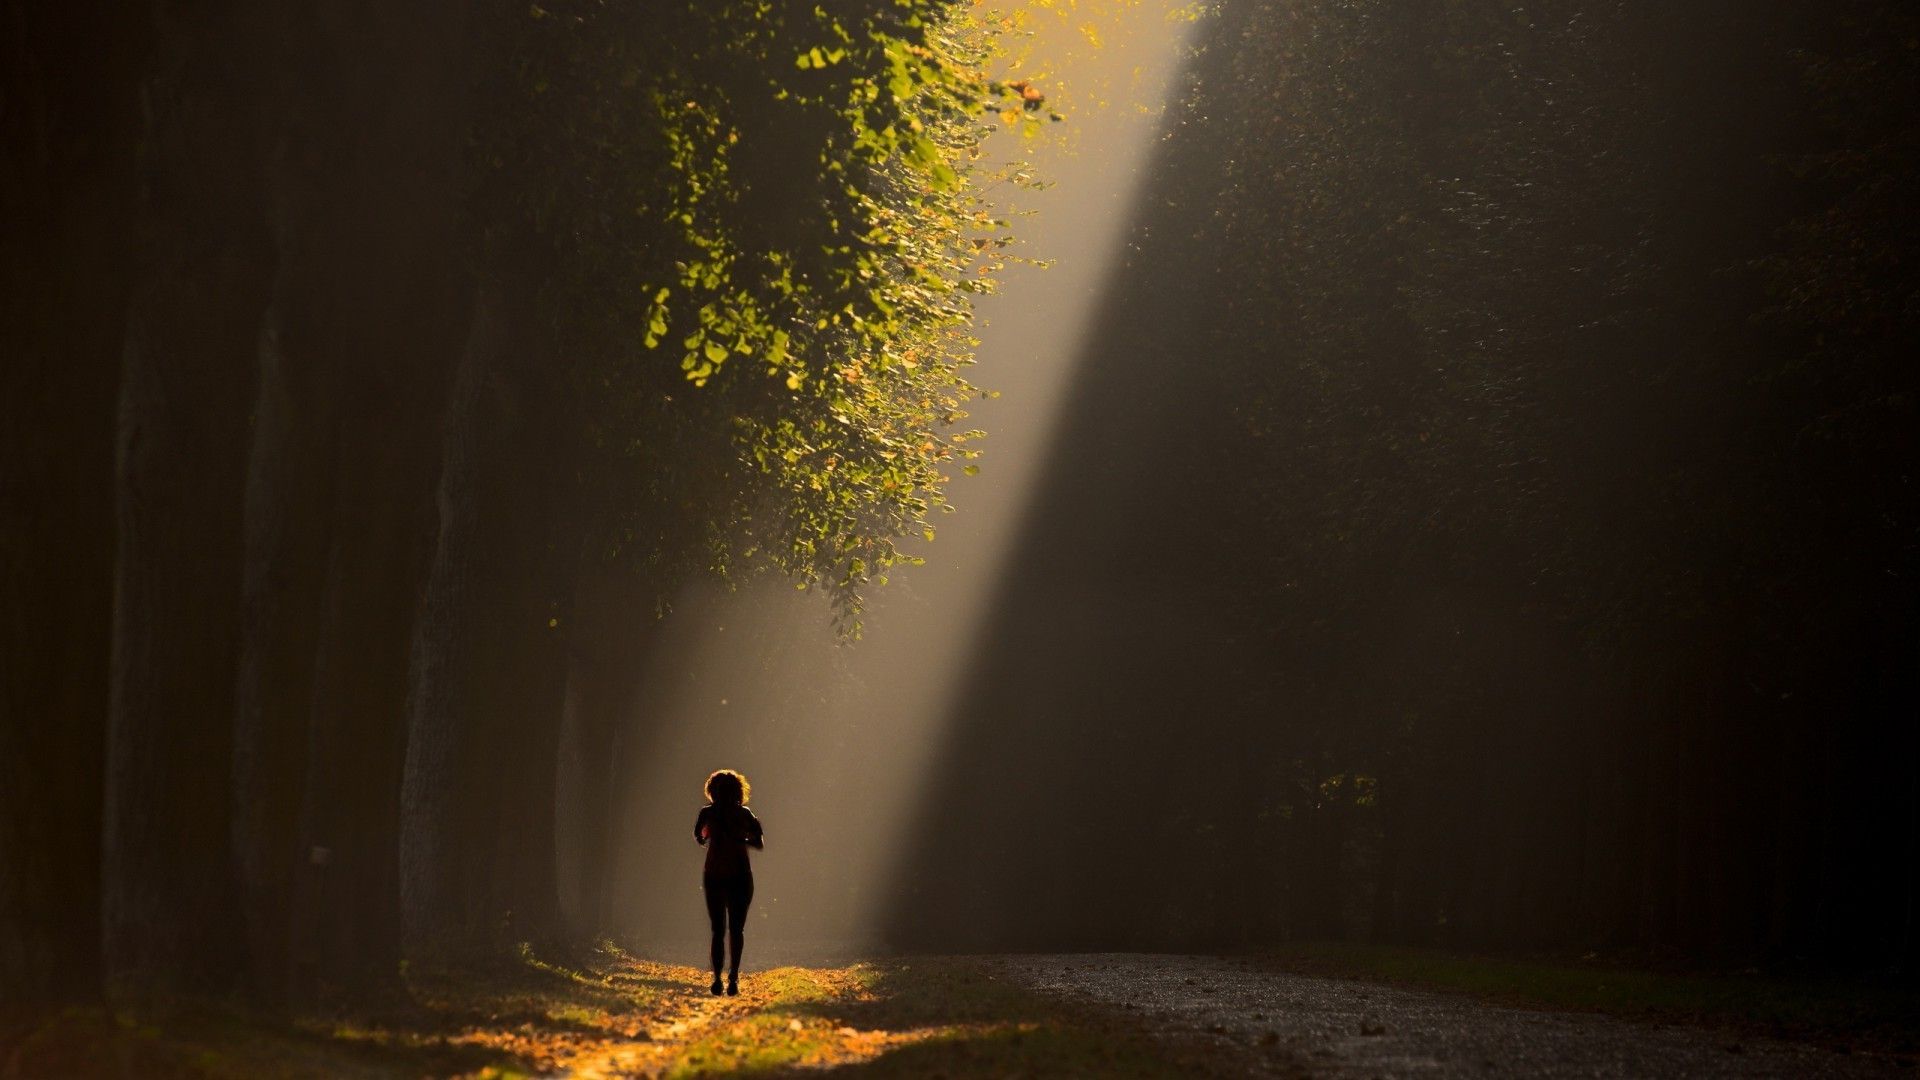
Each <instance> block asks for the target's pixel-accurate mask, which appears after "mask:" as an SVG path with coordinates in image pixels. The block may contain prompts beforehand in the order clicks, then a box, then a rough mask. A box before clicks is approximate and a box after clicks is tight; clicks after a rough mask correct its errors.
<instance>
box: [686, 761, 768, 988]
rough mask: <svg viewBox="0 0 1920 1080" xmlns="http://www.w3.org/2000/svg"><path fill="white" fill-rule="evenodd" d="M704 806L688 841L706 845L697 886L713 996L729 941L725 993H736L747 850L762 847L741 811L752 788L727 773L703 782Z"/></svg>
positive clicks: (756, 828)
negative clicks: (708, 939) (707, 925)
mask: <svg viewBox="0 0 1920 1080" xmlns="http://www.w3.org/2000/svg"><path fill="white" fill-rule="evenodd" d="M705 790H706V793H707V805H706V806H704V807H702V808H701V809H700V816H699V817H698V818H696V819H695V820H694V823H693V838H694V839H695V840H697V841H699V842H700V843H702V844H704V845H706V848H707V867H706V871H705V873H703V874H702V875H701V877H700V884H701V886H702V888H703V889H705V891H706V894H707V919H708V920H709V921H710V922H712V924H713V992H714V993H716V994H717V993H719V992H720V962H721V961H722V960H725V959H726V949H725V943H726V941H727V939H728V938H731V939H732V941H733V966H732V967H731V968H729V969H728V971H727V993H729V994H738V993H739V992H740V947H741V945H743V944H745V941H746V936H747V905H749V904H751V903H753V867H752V866H751V865H749V864H748V862H747V848H748V847H757V848H763V849H764V848H765V847H766V846H767V845H766V841H765V838H764V836H763V834H762V833H761V830H760V819H759V818H756V817H754V816H753V811H751V810H749V809H747V796H748V795H749V794H751V793H752V792H753V785H751V784H749V783H747V778H746V777H744V776H742V775H740V774H739V773H737V772H734V771H733V770H732V769H721V770H720V771H718V772H716V773H714V774H713V775H712V776H709V777H707V784H706V789H705Z"/></svg>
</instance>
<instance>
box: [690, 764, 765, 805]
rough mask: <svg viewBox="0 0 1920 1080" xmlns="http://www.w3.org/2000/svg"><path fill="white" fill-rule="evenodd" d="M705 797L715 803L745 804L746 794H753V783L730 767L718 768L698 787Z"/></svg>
mask: <svg viewBox="0 0 1920 1080" xmlns="http://www.w3.org/2000/svg"><path fill="white" fill-rule="evenodd" d="M700 790H702V791H704V792H706V793H707V798H708V799H710V800H711V801H713V802H716V803H736V804H738V805H740V806H745V805H746V804H747V796H749V795H751V794H753V785H752V784H749V783H747V778H746V777H745V776H743V775H741V774H740V773H737V772H734V771H733V770H732V769H720V770H717V771H715V772H714V774H713V775H711V776H709V777H707V782H706V784H705V785H704V786H703V787H702V788H701V789H700Z"/></svg>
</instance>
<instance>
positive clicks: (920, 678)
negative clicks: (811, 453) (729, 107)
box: [610, 0, 1191, 967]
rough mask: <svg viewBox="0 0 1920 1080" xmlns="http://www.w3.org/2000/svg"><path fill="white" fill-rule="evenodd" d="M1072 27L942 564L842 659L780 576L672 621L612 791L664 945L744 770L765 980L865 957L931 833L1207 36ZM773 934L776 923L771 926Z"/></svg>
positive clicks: (1045, 35) (692, 943) (812, 605)
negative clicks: (1061, 114)
mask: <svg viewBox="0 0 1920 1080" xmlns="http://www.w3.org/2000/svg"><path fill="white" fill-rule="evenodd" d="M1108 6H1109V7H1110V8H1115V9H1119V10H1112V11H1109V12H1107V13H1105V14H1102V15H1100V16H1099V17H1098V18H1097V20H1096V19H1094V18H1093V17H1092V16H1090V15H1089V14H1087V12H1088V11H1089V7H1088V6H1086V5H1082V6H1081V8H1080V14H1079V15H1078V16H1077V17H1076V18H1077V21H1071V20H1068V19H1067V18H1065V17H1064V16H1062V15H1061V14H1060V13H1059V12H1057V11H1054V12H1050V11H1048V10H1046V9H1047V5H1013V6H1011V7H1009V9H1008V10H1009V11H1013V12H1019V11H1022V10H1025V11H1026V12H1027V15H1028V16H1030V17H1031V25H1032V26H1033V28H1034V30H1035V36H1034V37H1033V39H1032V47H1031V50H1030V52H1029V54H1028V56H1027V57H1026V58H1025V61H1024V62H1023V64H1022V66H1021V70H1020V71H1019V74H1021V75H1025V76H1034V77H1036V79H1037V81H1039V82H1040V83H1041V85H1044V86H1051V87H1054V88H1061V87H1064V89H1063V90H1062V92H1060V93H1059V94H1058V96H1057V98H1056V100H1060V101H1062V102H1063V103H1064V106H1065V108H1067V109H1068V110H1069V119H1068V125H1069V128H1070V130H1069V132H1068V135H1067V137H1066V138H1064V139H1061V140H1058V141H1047V140H1040V141H1034V142H1027V143H1022V142H1021V141H1020V140H1019V139H1017V138H1014V137H1012V136H1000V137H997V138H996V139H995V140H994V142H995V143H998V144H1002V145H994V144H991V143H990V144H989V150H991V151H995V152H998V153H1002V154H1005V155H1006V156H1007V157H1009V158H1025V159H1027V160H1030V161H1031V162H1032V163H1033V165H1034V166H1035V171H1036V172H1037V173H1038V174H1039V175H1040V176H1041V177H1043V178H1045V179H1046V180H1047V181H1049V182H1050V183H1051V184H1052V186H1051V187H1050V188H1048V189H1047V190H1044V191H1038V192H1034V191H1021V190H1017V189H1011V188H1007V189H1001V190H996V191H995V192H994V197H995V198H996V200H997V206H996V209H997V210H998V212H999V213H1000V214H1001V215H1003V216H1013V215H1019V214H1024V213H1026V212H1029V211H1031V212H1032V214H1031V216H1021V217H1018V218H1017V220H1016V226H1017V227H1016V232H1017V233H1018V234H1019V235H1020V236H1021V237H1022V238H1023V239H1024V240H1025V241H1026V242H1027V248H1026V252H1027V253H1028V254H1029V255H1032V256H1034V257H1039V258H1044V259H1047V260H1050V261H1052V263H1053V265H1052V266H1051V267H1050V268H1048V269H1045V270H1041V269H1037V268H1033V267H1022V266H1016V267H1014V268H1012V269H1011V271H1010V272H1009V273H1008V274H1007V276H1006V283H1005V288H1004V289H1003V291H1002V292H1001V293H1000V295H998V296H994V297H989V298H987V299H985V300H984V301H983V302H982V304H981V305H980V310H981V314H982V316H983V318H984V319H985V327H984V329H983V330H982V332H981V333H980V338H981V346H980V349H979V353H978V356H979V366H978V367H977V368H976V369H975V376H976V378H975V381H977V382H979V383H981V384H982V385H984V386H986V387H989V388H991V389H994V390H998V391H1000V392H1001V393H1002V396H1001V397H1000V398H999V399H998V400H993V401H983V402H980V403H979V405H978V407H977V408H976V409H975V411H974V418H973V420H972V421H970V423H972V422H977V423H978V425H979V426H980V427H983V428H985V429H987V431H988V432H989V433H990V436H991V437H990V439H989V440H988V443H987V448H988V457H987V458H986V459H984V460H983V462H982V465H983V469H982V474H981V475H980V476H979V477H977V478H973V479H969V480H961V481H959V482H958V483H957V486H956V488H955V490H954V502H955V503H956V505H957V506H958V507H959V512H958V513H957V514H955V515H954V516H952V517H949V518H946V519H943V520H942V522H941V523H940V525H941V529H940V538H939V540H938V541H937V542H936V543H934V544H932V545H929V546H928V548H927V549H926V551H925V552H924V553H925V554H926V556H927V558H928V564H927V565H926V566H924V567H920V568H917V569H915V570H912V571H910V572H907V573H902V574H898V575H896V577H895V581H894V583H893V584H892V585H890V586H888V587H887V588H885V589H882V590H879V595H878V596H877V597H876V603H875V606H874V609H873V611H872V612H871V613H870V615H869V617H868V619H867V636H866V639H865V640H863V641H862V642H861V643H860V644H859V645H857V646H855V647H852V648H841V647H836V646H835V645H834V643H833V641H832V637H831V634H830V631H829V630H828V629H827V627H826V619H825V615H824V613H823V611H822V610H821V607H820V603H819V601H818V600H817V599H816V598H814V597H812V596H811V595H808V594H800V593H796V592H795V591H794V590H793V589H792V587H791V586H790V585H787V584H785V583H781V582H767V583H764V584H761V585H757V586H755V587H752V588H748V589H744V590H742V591H741V592H739V593H734V594H729V593H726V592H724V591H722V590H719V589H715V588H704V589H696V590H692V591H691V592H689V594H688V595H687V596H685V597H683V598H682V600H681V602H680V604H679V605H678V607H677V610H676V613H675V615H674V616H673V618H672V619H670V620H669V621H668V623H667V624H665V625H664V626H663V627H662V630H661V634H662V637H663V640H662V641H661V643H660V645H659V647H657V648H655V649H654V650H653V651H652V652H651V654H650V658H649V661H648V670H647V671H646V672H644V673H643V678H642V689H641V692H640V699H639V700H638V701H636V703H635V708H636V710H637V715H639V716H641V717H644V718H645V721H646V722H645V723H643V724H641V725H639V726H638V730H641V731H644V732H647V733H650V734H648V735H647V736H645V737H646V738H647V739H648V740H649V741H646V742H643V743H635V742H633V741H632V740H629V741H628V743H627V744H626V745H625V746H623V747H622V749H621V751H620V754H619V758H620V762H621V764H622V768H620V770H619V772H618V775H617V777H616V781H615V782H616V784H617V785H620V786H621V788H622V789H623V797H624V798H625V800H626V805H627V811H626V814H625V816H624V819H623V820H622V821H621V823H620V828H619V830H618V832H617V834H616V837H615V843H616V851H615V854H614V858H615V860H616V872H615V875H614V881H613V884H612V888H611V890H610V896H611V898H612V904H613V908H614V911H613V924H614V926H615V927H616V928H617V929H619V930H621V931H622V932H623V936H625V937H627V938H629V939H631V940H634V941H635V942H637V943H639V944H641V945H643V946H645V947H648V948H650V949H652V950H655V951H672V952H675V953H678V952H680V951H683V950H691V952H690V955H692V956H701V955H704V942H705V935H706V929H705V918H706V916H705V912H704V910H703V908H702V906H701V903H700V898H699V865H700V863H699V855H700V853H699V849H698V848H696V847H695V846H694V844H693V843H692V842H691V829H692V824H693V818H694V815H695V813H696V811H697V810H698V808H699V805H700V799H699V795H698V789H699V784H700V781H701V780H702V779H703V778H704V777H705V776H706V774H707V773H708V772H709V771H710V770H712V769H715V768H719V767H722V766H727V767H733V768H738V769H740V770H742V771H743V772H745V773H746V774H747V775H748V776H749V777H750V778H751V779H752V780H753V782H754V790H755V795H754V807H755V810H756V811H757V812H758V813H759V814H760V816H761V817H762V819H763V820H764V821H765V822H766V825H767V828H768V841H767V850H766V851H765V852H764V853H762V854H759V855H756V856H755V859H756V863H757V866H758V872H757V876H758V877H759V878H760V888H759V892H758V894H757V896H756V899H755V902H754V908H753V919H752V922H751V925H750V927H749V940H748V946H747V960H748V966H749V967H760V966H765V965H767V964H770V963H775V962H780V961H783V960H785V959H789V958H796V957H808V958H818V957H821V956H822V955H823V954H827V953H835V952H853V951H858V950H860V949H862V948H864V947H870V946H871V945H872V944H873V941H872V933H873V931H872V929H871V928H872V927H873V924H874V920H875V919H876V918H877V916H878V914H879V912H880V911H881V910H882V909H883V908H884V906H885V902H886V898H887V890H888V888H889V887H890V884H891V883H892V881H893V878H894V874H895V872H896V866H897V865H898V864H899V861H900V860H899V855H900V853H901V852H902V851H903V850H905V847H906V846H907V845H910V844H911V843H912V842H913V838H912V837H911V836H908V835H906V834H905V833H906V830H907V829H908V828H909V827H910V825H911V823H912V822H914V821H916V820H918V818H917V816H916V815H917V814H918V812H919V809H920V807H919V798H918V789H919V788H920V786H921V785H922V783H923V782H924V781H925V779H926V777H927V776H928V773H929V771H930V769H931V767H932V766H933V765H934V762H933V761H932V760H931V759H932V755H933V754H935V753H936V752H937V751H938V748H939V747H940V746H942V745H943V744H944V741H945V739H946V733H947V729H948V727H949V724H950V721H951V720H952V717H951V712H952V710H953V709H954V707H955V706H954V702H955V701H956V699H957V698H958V697H959V696H960V695H959V693H958V691H959V690H960V687H959V685H958V680H959V679H960V678H961V677H962V676H963V675H964V669H965V667H966V663H967V660H968V659H969V658H970V657H971V655H972V654H973V651H974V644H975V640H976V638H977V636H978V635H979V634H980V633H981V632H982V628H983V626H984V625H985V623H986V615H987V610H986V605H987V604H988V603H989V602H990V600H991V599H992V597H993V596H994V594H995V591H996V588H997V586H998V582H999V581H1000V578H1001V575H1002V569H1003V567H1004V566H1005V565H1006V564H1007V561H1008V560H1010V559H1017V558H1018V557H1019V553H1018V552H1017V551H1014V550H1012V545H1013V541H1014V538H1015V536H1016V535H1017V534H1018V531H1019V527H1020V525H1021V522H1022V519H1023V517H1024V511H1025V508H1026V506H1027V504H1028V503H1029V501H1030V500H1031V498H1032V497H1033V490H1034V487H1035V484H1036V481H1037V480H1038V479H1039V477H1040V476H1041V475H1042V472H1043V465H1044V463H1045V459H1046V456H1047V453H1048V449H1049V445H1050V443H1051V441H1052V439H1053V438H1054V432H1055V422H1056V420H1057V417H1058V415H1059V413H1060V411H1061V410H1060V404H1061V401H1062V396H1063V395H1064V394H1065V393H1067V392H1068V384H1069V382H1070V381H1071V379H1072V377H1073V376H1074V374H1075V366H1076V364H1077V362H1078V361H1079V360H1080V359H1081V357H1080V352H1081V349H1082V343H1083V341H1084V340H1085V338H1086V336H1087V330H1088V321H1089V319H1091V318H1092V316H1093V312H1094V310H1095V305H1096V303H1097V301H1098V299H1099V297H1100V296H1101V294H1102V292H1103V291H1104V289H1105V286H1106V283H1107V280H1108V278H1109V276H1110V272H1111V268H1112V267H1113V266H1114V265H1115V263H1116V261H1117V260H1118V257H1119V252H1120V250H1121V245H1122V244H1123V243H1124V242H1125V240H1126V236H1125V232H1126V230H1127V228H1128V227H1129V223H1130V222H1131V221H1132V219H1133V216H1134V215H1133V201H1134V198H1135V196H1136V189H1137V187H1138V186H1139V181H1140V176H1141V173H1142V172H1143V170H1144V167H1145V165H1146V164H1147V161H1148V156H1149V154H1150V152H1151V149H1152V145H1153V143H1154V141H1155V139H1156V136H1157V134H1158V133H1159V131H1160V128H1161V105H1162V102H1163V101H1164V99H1165V97H1166V93H1167V86H1168V82H1169V80H1170V78H1171V77H1172V75H1173V73H1174V71H1175V70H1176V68H1177V66H1178V65H1177V62H1178V60H1179V59H1180V57H1181V54H1182V52H1183V46H1184V44H1185V41H1186V38H1187V33H1188V30H1189V27H1190V25H1191V23H1190V22H1188V21H1181V20H1179V19H1176V18H1173V17H1170V16H1171V14H1172V12H1173V11H1174V10H1175V9H1176V8H1178V7H1180V6H1182V5H1177V4H1175V3H1172V2H1169V0H1143V2H1141V3H1138V4H1122V3H1115V4H1112V5H1108ZM763 928H764V929H763Z"/></svg>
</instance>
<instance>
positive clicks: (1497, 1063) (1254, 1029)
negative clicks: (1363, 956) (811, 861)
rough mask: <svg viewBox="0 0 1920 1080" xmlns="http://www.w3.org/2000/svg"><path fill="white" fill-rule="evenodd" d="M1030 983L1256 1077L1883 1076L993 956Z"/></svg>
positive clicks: (1862, 1064)
mask: <svg viewBox="0 0 1920 1080" xmlns="http://www.w3.org/2000/svg"><path fill="white" fill-rule="evenodd" d="M987 963H988V965H989V967H990V969H991V970H994V971H996V972H1000V973H1002V974H1004V975H1005V976H1008V977H1011V978H1013V979H1015V980H1017V981H1019V982H1020V983H1022V984H1024V985H1026V986H1029V987H1031V988H1033V989H1036V990H1040V991H1044V992H1047V993H1053V994H1060V995H1066V996H1070V997H1074V998H1079V999H1082V1000H1085V1001H1089V1002H1094V1003H1097V1004H1100V1005H1105V1006H1113V1007H1117V1008H1119V1009H1121V1010H1123V1011H1127V1012H1137V1014H1138V1015H1139V1017H1140V1019H1141V1022H1142V1023H1150V1024H1153V1025H1155V1026H1156V1027H1158V1028H1162V1029H1165V1030H1167V1031H1168V1032H1169V1033H1170V1034H1173V1035H1176V1036H1178V1035H1191V1036H1196V1037H1210V1038H1214V1039H1221V1040H1225V1041H1228V1042H1231V1043H1234V1044H1238V1045H1239V1046H1241V1047H1242V1048H1244V1050H1245V1051H1246V1060H1247V1062H1248V1064H1249V1072H1250V1073H1252V1074H1254V1075H1273V1076H1287V1077H1297V1076H1311V1077H1328V1078H1342V1080H1345V1078H1373V1077H1608V1078H1627V1077H1636V1078H1637V1077H1645V1078H1655V1077H1660V1078H1665V1077H1687V1078H1690V1080H1691V1078H1722V1077H1794V1078H1799V1077H1806V1078H1821V1077H1892V1076H1914V1075H1915V1074H1916V1073H1915V1070H1914V1069H1912V1068H1911V1067H1903V1066H1902V1065H1900V1064H1899V1063H1897V1062H1895V1061H1893V1060H1892V1059H1890V1058H1887V1057H1883V1056H1877V1055H1865V1054H1841V1053H1838V1052H1835V1051H1831V1050H1826V1049H1822V1048H1820V1047H1814V1046H1808V1045H1804V1044H1799V1043H1789V1042H1781V1041H1778V1040H1772V1039H1756V1038H1752V1037H1748V1036H1743V1035H1737V1034H1732V1033H1728V1032H1723V1031H1716V1030H1710V1029H1701V1028H1692V1027H1677V1026H1670V1025H1657V1024H1649V1023H1639V1022H1633V1021H1627V1020H1621V1019H1616V1018H1613V1017H1608V1016H1601V1015H1597V1014H1592V1013H1567V1012H1542V1011H1534V1010H1528V1009H1517V1008H1510V1007H1506V1006H1501V1005H1491V1004H1487V1003H1484V1002H1480V1001H1475V1000H1473V999H1470V998H1467V997H1462V996H1455V995H1447V994H1434V993H1425V992H1421V991H1415V990H1403V989H1399V988H1395V987H1389V986H1383V985H1378V984H1373V983H1362V982H1348V981H1343V980H1338V979H1326V978H1316V977H1310V976H1302V975H1289V974H1285V973H1281V972H1273V971H1263V970H1259V969H1257V968H1254V967H1253V966H1251V965H1250V964H1249V963H1248V962H1246V961H1241V960H1233V959H1224V958H1219V957H1205V956H1162V955H1146V954H1138V953H1093V954H1084V955H1040V956H999V957H993V958H990V959H989V960H988V961H987Z"/></svg>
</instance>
